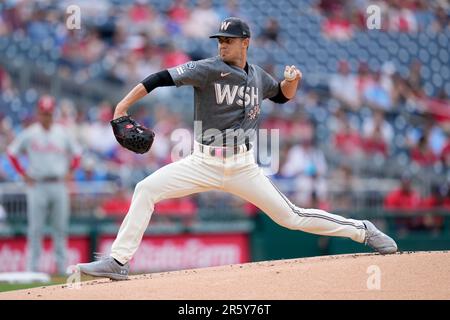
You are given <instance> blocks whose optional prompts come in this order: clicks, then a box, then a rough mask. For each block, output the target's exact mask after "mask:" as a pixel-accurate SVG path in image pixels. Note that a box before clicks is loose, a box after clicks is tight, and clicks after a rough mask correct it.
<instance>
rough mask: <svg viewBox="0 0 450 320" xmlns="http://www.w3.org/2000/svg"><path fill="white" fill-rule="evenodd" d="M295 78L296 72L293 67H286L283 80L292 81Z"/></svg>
mask: <svg viewBox="0 0 450 320" xmlns="http://www.w3.org/2000/svg"><path fill="white" fill-rule="evenodd" d="M296 77H297V72H296V69H295V67H294V66H290V67H286V68H285V69H284V78H285V79H286V80H287V81H293V80H295V78H296Z"/></svg>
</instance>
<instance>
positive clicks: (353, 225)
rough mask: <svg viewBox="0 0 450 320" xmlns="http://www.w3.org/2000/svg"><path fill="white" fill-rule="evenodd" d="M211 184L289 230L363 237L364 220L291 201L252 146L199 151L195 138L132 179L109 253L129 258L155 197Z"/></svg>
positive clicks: (209, 187)
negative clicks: (173, 157)
mask: <svg viewBox="0 0 450 320" xmlns="http://www.w3.org/2000/svg"><path fill="white" fill-rule="evenodd" d="M210 190H223V191H225V192H229V193H232V194H234V195H237V196H239V197H241V198H243V199H244V200H246V201H249V202H251V203H253V204H254V205H255V206H257V207H258V208H259V209H261V210H262V211H263V212H265V213H266V214H267V215H269V216H270V218H271V219H272V220H274V221H275V222H276V223H278V224H279V225H281V226H284V227H286V228H289V229H292V230H300V231H304V232H309V233H314V234H318V235H325V236H337V237H347V238H350V239H352V240H354V241H357V242H360V243H362V242H364V239H365V227H364V224H363V223H362V221H359V220H353V219H346V218H344V217H341V216H338V215H334V214H331V213H328V212H326V211H323V210H318V209H303V208H299V207H297V206H295V205H294V204H292V203H291V202H290V201H289V200H288V199H287V198H286V197H285V196H284V195H283V194H282V193H281V192H280V191H279V190H278V189H277V187H275V185H274V184H273V183H272V182H271V181H270V180H269V178H267V177H266V176H265V175H264V174H263V170H262V168H260V167H259V166H258V164H257V163H256V161H255V157H254V154H253V150H250V151H246V152H242V153H239V154H237V155H233V156H230V157H228V158H223V157H213V156H211V155H209V154H207V153H202V152H201V151H200V149H199V144H198V143H196V142H195V145H194V151H193V153H192V154H191V155H189V156H187V157H186V158H184V159H182V160H179V161H176V162H173V163H171V164H169V165H166V166H164V167H162V168H160V169H159V170H157V171H155V172H154V173H153V174H151V175H150V176H148V177H147V178H145V179H144V180H142V181H141V182H139V183H138V184H137V185H136V188H135V191H134V194H133V198H132V202H131V206H130V209H129V211H128V213H127V215H126V217H125V219H124V221H123V222H122V225H121V227H120V230H119V233H118V235H117V238H116V239H115V241H114V243H113V245H112V248H111V256H112V257H113V258H114V259H116V260H118V261H119V262H121V263H126V262H127V261H129V260H131V258H132V257H133V255H134V253H135V252H136V250H137V249H138V247H139V244H140V243H141V240H142V237H143V235H144V232H145V230H146V229H147V226H148V224H149V222H150V218H151V216H152V213H153V209H154V205H155V204H156V203H157V202H159V201H161V200H164V199H169V198H178V197H183V196H187V195H190V194H193V193H198V192H203V191H210Z"/></svg>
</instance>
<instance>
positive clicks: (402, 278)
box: [0, 251, 450, 300]
mask: <svg viewBox="0 0 450 320" xmlns="http://www.w3.org/2000/svg"><path fill="white" fill-rule="evenodd" d="M2 299H20V300H23V299H44V300H47V299H101V300H104V299H170V300H173V299H175V300H177V299H181V300H184V299H186V300H187V299H190V300H191V299H194V300H197V299H202V300H211V299H212V300H216V299H224V300H230V299H231V300H250V299H251V300H253V299H263V300H264V299H273V300H279V299H282V300H292V299H294V300H303V299H319V300H322V299H450V252H448V251H430V252H402V253H397V254H393V255H387V256H382V255H378V254H352V255H336V256H322V257H314V258H302V259H290V260H277V261H265V262H254V263H246V264H238V265H226V266H220V267H212V268H202V269H191V270H182V271H173V272H163V273H153V274H146V275H136V276H131V277H130V280H127V281H111V280H108V279H96V280H91V281H85V282H81V283H80V284H79V287H78V288H76V287H75V286H74V287H73V288H70V286H68V285H57V286H50V287H41V288H35V289H26V290H17V291H11V292H6V293H1V294H0V300H2Z"/></svg>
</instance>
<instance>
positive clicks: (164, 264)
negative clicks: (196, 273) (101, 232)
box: [99, 234, 249, 272]
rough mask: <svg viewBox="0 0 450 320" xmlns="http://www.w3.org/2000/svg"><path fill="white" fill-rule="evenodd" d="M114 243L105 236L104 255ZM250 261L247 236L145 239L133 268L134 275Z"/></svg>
mask: <svg viewBox="0 0 450 320" xmlns="http://www.w3.org/2000/svg"><path fill="white" fill-rule="evenodd" d="M113 241H114V238H113V237H101V238H100V244H99V249H100V252H102V253H109V252H110V250H111V246H112V243H113ZM248 261H249V248H248V237H247V235H245V234H226V235H222V234H219V235H216V234H211V235H176V236H163V237H162V236H145V237H144V239H143V240H142V243H141V245H140V246H139V249H138V250H137V252H136V254H135V255H134V258H133V259H132V260H131V266H130V268H131V272H155V271H168V270H182V269H191V268H202V267H212V266H220V265H226V264H235V263H244V262H248Z"/></svg>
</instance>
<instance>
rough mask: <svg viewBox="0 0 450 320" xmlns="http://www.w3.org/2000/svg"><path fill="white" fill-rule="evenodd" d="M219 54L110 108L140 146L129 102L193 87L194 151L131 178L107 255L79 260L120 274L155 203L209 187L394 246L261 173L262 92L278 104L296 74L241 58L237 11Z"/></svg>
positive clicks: (124, 139) (334, 232)
mask: <svg viewBox="0 0 450 320" xmlns="http://www.w3.org/2000/svg"><path fill="white" fill-rule="evenodd" d="M210 38H217V39H218V51H219V52H218V55H217V56H215V57H212V58H208V59H204V60H200V61H191V62H188V63H186V64H183V65H179V66H177V67H174V68H170V69H168V70H164V71H161V72H158V73H156V74H152V75H150V76H149V77H147V78H146V79H145V80H143V81H142V82H141V83H140V84H138V85H137V86H136V87H134V88H133V89H132V90H131V91H130V92H129V93H128V94H127V95H126V96H125V98H124V99H123V100H122V101H120V102H119V103H118V105H117V107H116V109H115V113H114V120H113V121H112V122H111V124H112V126H113V129H114V133H115V134H116V137H117V140H118V141H119V143H121V144H122V145H123V146H125V147H127V148H129V149H130V150H133V151H135V152H146V151H147V150H148V149H149V148H150V146H151V144H152V142H153V138H154V135H153V134H152V132H151V130H149V129H146V128H143V127H142V126H139V124H137V123H136V122H134V120H132V119H130V117H129V116H128V115H127V110H128V109H129V108H130V106H131V105H133V104H134V103H135V102H136V101H138V100H139V99H141V98H142V97H144V96H145V95H147V94H148V93H149V92H151V91H152V90H153V89H155V88H157V87H162V86H177V87H178V86H183V85H187V86H192V87H193V88H194V107H195V119H194V120H195V121H198V122H200V124H201V126H195V128H194V134H195V141H194V150H193V152H192V154H190V155H189V156H187V157H186V158H183V159H181V160H179V161H176V162H173V163H171V164H169V165H167V166H164V167H162V168H160V169H159V170H157V171H156V172H154V173H153V174H151V175H150V176H148V177H147V178H145V179H144V180H142V181H141V182H139V183H138V184H137V185H136V188H135V191H134V195H133V198H132V203H131V206H130V209H129V211H128V213H127V216H126V217H125V219H124V221H123V223H122V225H121V227H120V230H119V233H118V235H117V238H116V239H115V241H114V243H113V245H112V249H111V253H110V255H109V256H108V257H103V258H102V259H100V260H98V261H95V262H92V263H84V264H79V268H80V271H81V272H83V273H86V274H89V275H92V276H99V277H109V278H111V279H115V280H122V279H127V277H128V272H129V261H130V259H131V258H132V257H133V255H134V253H135V252H136V250H137V249H138V247H139V244H140V242H141V240H142V237H143V235H144V232H145V230H146V228H147V226H148V224H149V222H150V218H151V216H152V212H153V209H154V206H155V204H156V203H157V202H159V201H161V200H164V199H169V198H176V197H183V196H187V195H189V194H193V193H197V192H204V191H209V190H222V191H225V192H229V193H232V194H234V195H237V196H239V197H241V198H243V199H245V200H246V201H249V202H251V203H253V204H254V205H256V206H257V207H259V208H260V209H261V210H262V211H263V212H265V213H266V214H268V215H269V216H270V217H271V218H272V219H273V220H274V221H275V222H276V223H278V224H280V225H282V226H284V227H286V228H289V229H293V230H300V231H304V232H309V233H314V234H318V235H326V236H338V237H346V238H350V239H352V240H354V241H356V242H359V243H365V244H367V245H369V246H371V247H372V248H373V249H375V250H376V251H378V252H380V253H381V254H388V253H394V252H396V251H397V245H396V243H395V242H394V240H392V239H391V238H390V237H388V236H387V235H385V234H384V233H382V232H381V231H379V230H378V229H377V228H376V227H375V226H374V225H373V224H372V223H370V222H369V221H359V220H353V219H346V218H344V217H341V216H338V215H334V214H331V213H328V212H326V211H323V210H318V209H303V208H299V207H297V206H296V205H295V204H293V203H292V202H291V201H289V199H287V198H286V196H285V195H283V193H281V192H280V190H278V188H277V187H276V186H275V185H274V184H273V183H272V181H270V179H269V178H268V177H266V176H265V175H264V174H263V170H262V168H260V167H259V166H258V164H257V162H256V161H255V157H254V153H253V150H252V147H253V145H252V141H253V138H254V136H255V131H256V128H257V126H258V122H259V120H260V119H259V113H260V106H261V104H262V101H263V100H264V99H270V100H272V101H274V102H276V103H285V102H287V101H289V100H290V99H292V98H293V97H294V96H295V93H296V90H297V87H298V84H299V82H300V81H301V79H302V73H301V72H300V70H298V69H297V68H296V67H295V66H293V65H292V66H286V68H285V73H284V79H283V80H282V81H281V82H278V81H276V80H275V79H274V78H273V77H272V76H270V75H269V74H268V73H267V72H265V71H264V70H263V69H261V68H260V67H259V66H257V65H253V64H249V63H248V62H247V49H248V47H249V44H250V29H249V27H248V25H247V24H246V23H245V22H244V21H242V20H241V19H239V18H235V17H231V18H227V19H225V20H224V21H223V22H222V23H221V24H220V27H219V31H218V33H216V34H214V35H212V36H211V37H210Z"/></svg>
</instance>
